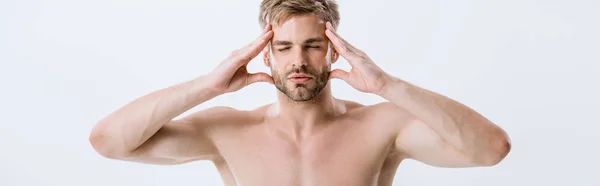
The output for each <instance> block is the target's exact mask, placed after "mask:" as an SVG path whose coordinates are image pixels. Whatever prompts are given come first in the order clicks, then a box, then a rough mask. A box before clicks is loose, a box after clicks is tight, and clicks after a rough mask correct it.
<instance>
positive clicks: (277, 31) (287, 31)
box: [273, 14, 326, 43]
mask: <svg viewBox="0 0 600 186" xmlns="http://www.w3.org/2000/svg"><path fill="white" fill-rule="evenodd" d="M314 37H322V38H323V39H326V36H325V22H324V21H323V20H322V19H320V18H318V17H317V16H315V15H313V14H307V15H296V16H292V17H290V18H289V19H287V20H286V21H285V22H283V23H282V24H280V25H275V26H273V40H278V41H290V42H292V43H302V42H304V40H306V39H309V38H314Z"/></svg>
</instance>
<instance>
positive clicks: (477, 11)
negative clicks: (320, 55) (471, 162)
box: [0, 0, 600, 186]
mask: <svg viewBox="0 0 600 186" xmlns="http://www.w3.org/2000/svg"><path fill="white" fill-rule="evenodd" d="M338 3H339V5H340V7H339V8H340V13H341V17H342V19H341V24H340V27H339V29H338V32H339V33H340V34H341V36H343V37H344V38H345V39H347V40H348V41H349V42H351V43H352V44H354V45H355V46H357V47H358V48H360V49H362V50H364V51H365V52H366V53H367V54H368V55H369V56H370V57H371V58H372V59H373V60H374V61H375V62H376V63H377V64H378V65H379V66H381V67H382V68H383V69H384V70H385V71H387V72H388V73H390V74H393V75H394V76H396V77H399V78H401V79H404V80H406V81H409V82H412V83H413V84H416V85H418V86H421V87H424V88H427V89H429V90H433V91H436V92H438V93H441V94H443V95H446V96H448V97H450V98H453V99H455V100H458V101H460V102H462V103H464V104H466V105H468V106H470V107H472V108H474V109H476V110H477V111H479V112H481V113H482V114H484V115H485V116H487V117H488V118H489V119H490V120H492V121H494V122H495V123H497V124H498V125H499V126H501V127H502V128H504V129H505V130H506V131H507V132H508V134H509V135H510V138H511V140H512V143H513V148H512V151H511V152H510V154H509V155H508V156H507V157H506V159H505V160H504V161H503V162H502V163H500V164H499V165H497V166H495V167H488V168H463V169H450V168H435V167H431V166H427V165H425V164H422V163H419V162H416V161H411V160H409V161H405V162H403V163H402V164H401V166H400V168H399V169H398V172H397V175H396V178H395V183H394V185H402V186H421V185H423V186H425V185H427V186H429V185H446V186H479V185H486V186H505V185H557V186H563V185H574V186H597V185H600V178H598V176H599V175H600V171H598V169H599V168H600V160H598V157H600V150H599V148H600V144H599V143H600V137H599V135H598V132H599V130H600V127H599V125H600V122H599V121H600V119H598V116H599V115H600V113H599V109H598V107H599V106H600V99H599V98H598V96H599V95H600V89H599V86H600V75H599V73H600V65H599V63H600V45H599V43H600V36H599V33H600V26H599V25H600V24H599V23H600V21H599V20H600V19H599V18H600V11H598V10H600V1H596V0H544V1H541V0H502V1H500V0H492V1H476V0H454V1H440V0H438V1H435V0H421V1H391V0H390V1H382V0H370V1H358V0H352V1H349V0H343V1H339V2H338ZM259 4H260V1H259V0H251V1H250V0H235V1H234V0H229V1H191V0H170V1H156V0H144V1H142V0H103V1H79V0H2V1H0V62H1V65H0V87H1V91H0V95H1V96H0V185H1V186H25V185H27V186H66V185H69V186H70V185H72V186H76V185H86V186H101V185H122V186H130V185H139V186H167V185H177V186H195V185H209V186H212V185H214V186H220V185H222V182H221V178H220V177H219V175H218V173H217V172H216V169H215V168H214V166H213V165H212V164H211V163H209V162H194V163H188V164H184V165H176V166H158V165H147V164H139V163H129V162H122V161H116V160H109V159H105V158H103V157H101V156H99V155H98V154H97V153H96V152H94V150H93V149H92V147H91V146H90V144H89V142H88V135H89V132H90V130H91V129H92V127H93V126H94V124H95V123H96V122H97V121H98V120H100V119H101V118H102V117H104V116H105V115H107V114H109V113H110V112H112V111H114V110H116V109H117V108H119V107H121V106H123V105H124V104H126V103H127V102H129V101H131V100H133V99H135V98H138V97H140V96H142V95H145V94H147V93H150V92H152V91H155V90H158V89H162V88H165V87H168V86H171V85H174V84H177V83H181V82H184V81H187V80H190V79H192V78H195V77H198V76H200V75H202V74H206V73H208V72H210V71H211V70H212V69H213V68H214V67H215V66H216V65H217V64H218V63H219V62H221V61H222V60H223V59H224V58H225V57H226V56H227V55H228V54H229V53H230V52H231V51H233V50H234V49H237V48H239V47H241V46H243V45H245V44H246V43H248V42H250V41H251V40H253V39H254V38H256V36H257V35H258V34H259V33H260V28H259V26H258V16H257V15H258V10H259V9H258V7H259ZM334 67H335V68H342V69H345V70H349V65H348V64H347V62H346V61H345V59H343V58H342V59H340V61H338V63H336V64H334ZM250 71H252V72H257V71H263V72H268V69H267V68H266V67H265V66H264V65H263V63H262V58H260V57H258V58H256V59H254V60H253V61H252V62H250ZM332 83H333V88H334V91H333V94H334V96H335V97H338V98H341V99H350V100H354V101H357V102H359V103H363V104H375V103H378V102H381V101H385V100H383V99H382V98H380V97H378V96H375V95H369V94H365V93H361V92H359V91H357V90H354V89H352V88H351V87H350V86H348V85H347V84H346V83H344V82H342V81H340V80H334V81H332ZM275 93H276V89H275V88H274V87H272V86H270V85H268V84H264V83H261V84H255V85H252V86H250V87H246V88H244V89H242V90H241V91H239V92H236V93H231V94H226V95H222V96H219V97H217V98H215V99H213V100H210V101H209V102H206V103H205V104H202V105H199V106H197V107H195V108H194V109H192V110H190V112H192V111H197V110H198V109H203V108H207V107H211V106H217V105H226V106H231V107H235V108H238V109H252V108H255V107H257V106H260V105H263V104H268V103H271V102H273V101H274V100H275V97H274V96H275ZM190 112H186V113H184V114H188V113H190Z"/></svg>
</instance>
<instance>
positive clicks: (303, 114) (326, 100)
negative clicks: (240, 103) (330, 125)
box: [269, 84, 345, 134]
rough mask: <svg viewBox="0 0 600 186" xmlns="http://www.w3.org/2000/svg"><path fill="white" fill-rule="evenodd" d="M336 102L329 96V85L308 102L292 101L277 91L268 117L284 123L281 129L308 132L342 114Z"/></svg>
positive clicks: (341, 109)
mask: <svg viewBox="0 0 600 186" xmlns="http://www.w3.org/2000/svg"><path fill="white" fill-rule="evenodd" d="M344 110H345V109H344V107H343V106H340V104H339V103H338V102H337V100H336V99H335V98H334V97H333V96H332V95H331V88H330V85H329V84H328V85H326V86H325V87H324V88H323V89H322V90H321V92H319V94H317V95H316V96H315V97H314V98H313V99H312V100H309V101H294V100H291V99H290V98H289V97H287V96H286V95H285V94H283V93H281V92H280V91H278V93H277V102H276V103H274V104H273V105H272V106H271V108H270V109H269V115H270V117H273V118H279V119H282V120H284V121H286V122H281V123H285V124H284V125H283V126H280V127H282V128H281V129H284V130H292V131H293V132H294V133H295V134H301V133H307V132H310V131H311V130H312V129H313V128H314V127H315V126H316V125H319V124H323V123H325V122H326V120H327V119H328V118H331V117H333V116H335V115H338V114H341V113H342V112H344Z"/></svg>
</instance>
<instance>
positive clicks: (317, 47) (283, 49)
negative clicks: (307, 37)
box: [279, 46, 321, 52]
mask: <svg viewBox="0 0 600 186" xmlns="http://www.w3.org/2000/svg"><path fill="white" fill-rule="evenodd" d="M306 48H314V49H319V48H321V47H320V46H306ZM288 49H290V47H286V48H282V49H279V51H280V52H282V51H285V50H288Z"/></svg>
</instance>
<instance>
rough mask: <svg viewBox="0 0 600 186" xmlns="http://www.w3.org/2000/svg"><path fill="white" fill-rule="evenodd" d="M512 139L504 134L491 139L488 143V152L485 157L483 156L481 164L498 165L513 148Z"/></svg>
mask: <svg viewBox="0 0 600 186" xmlns="http://www.w3.org/2000/svg"><path fill="white" fill-rule="evenodd" d="M511 147H512V145H511V141H510V138H509V137H508V136H507V135H506V134H503V135H501V136H500V137H498V138H497V139H495V140H493V141H491V142H490V143H489V144H488V148H487V150H486V151H487V153H484V154H485V158H482V160H481V165H482V166H496V165H498V164H499V163H500V162H502V161H503V160H504V159H505V158H506V156H507V155H508V153H509V152H510V150H511Z"/></svg>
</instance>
